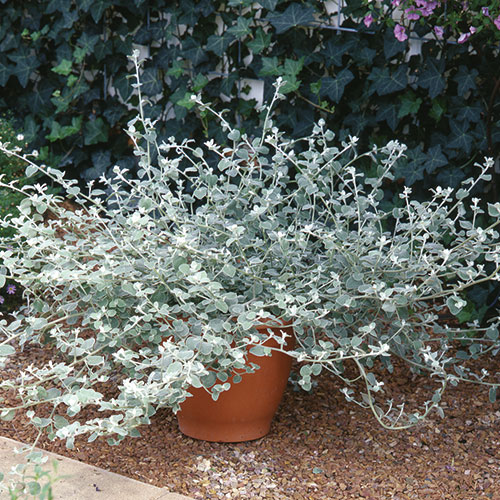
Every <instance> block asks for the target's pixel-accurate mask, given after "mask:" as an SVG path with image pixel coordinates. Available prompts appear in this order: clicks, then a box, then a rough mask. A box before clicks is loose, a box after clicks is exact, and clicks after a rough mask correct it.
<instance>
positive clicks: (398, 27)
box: [394, 24, 408, 42]
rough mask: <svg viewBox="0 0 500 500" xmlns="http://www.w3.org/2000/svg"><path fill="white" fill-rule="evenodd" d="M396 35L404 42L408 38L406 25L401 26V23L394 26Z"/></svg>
mask: <svg viewBox="0 0 500 500" xmlns="http://www.w3.org/2000/svg"><path fill="white" fill-rule="evenodd" d="M394 36H395V37H396V38H397V39H398V40H399V41H400V42H404V41H405V40H408V35H407V34H406V30H405V28H404V26H401V25H400V24H396V27H395V28H394Z"/></svg>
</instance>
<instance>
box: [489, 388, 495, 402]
mask: <svg viewBox="0 0 500 500" xmlns="http://www.w3.org/2000/svg"><path fill="white" fill-rule="evenodd" d="M489 399H490V402H491V403H494V402H495V401H496V400H497V388H496V386H494V387H490V391H489Z"/></svg>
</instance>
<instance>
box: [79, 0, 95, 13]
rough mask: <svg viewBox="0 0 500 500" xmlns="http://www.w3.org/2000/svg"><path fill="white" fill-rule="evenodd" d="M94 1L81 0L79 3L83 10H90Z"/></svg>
mask: <svg viewBox="0 0 500 500" xmlns="http://www.w3.org/2000/svg"><path fill="white" fill-rule="evenodd" d="M93 3H94V0H79V1H78V3H77V5H78V8H79V9H82V10H83V12H88V11H89V9H90V7H92V4H93Z"/></svg>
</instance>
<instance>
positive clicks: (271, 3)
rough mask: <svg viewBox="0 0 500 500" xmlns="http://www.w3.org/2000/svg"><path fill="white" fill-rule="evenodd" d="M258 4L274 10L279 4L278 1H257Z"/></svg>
mask: <svg viewBox="0 0 500 500" xmlns="http://www.w3.org/2000/svg"><path fill="white" fill-rule="evenodd" d="M257 3H259V4H260V5H262V7H264V9H267V10H274V9H275V8H276V5H277V4H278V0H257Z"/></svg>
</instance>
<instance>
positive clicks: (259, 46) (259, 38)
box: [207, 28, 271, 55]
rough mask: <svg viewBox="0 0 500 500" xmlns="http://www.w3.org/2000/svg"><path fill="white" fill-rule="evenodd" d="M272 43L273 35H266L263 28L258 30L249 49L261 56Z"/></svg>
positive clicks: (248, 45)
mask: <svg viewBox="0 0 500 500" xmlns="http://www.w3.org/2000/svg"><path fill="white" fill-rule="evenodd" d="M270 43H271V34H270V33H266V32H265V31H264V30H263V29H262V28H257V31H256V32H255V35H254V38H253V40H252V41H251V42H248V43H247V47H248V48H249V49H250V50H251V51H252V52H253V53H254V54H260V53H261V52H262V51H263V50H264V49H266V48H267V47H269V44H270ZM207 48H208V46H207ZM219 55H220V54H219Z"/></svg>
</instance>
